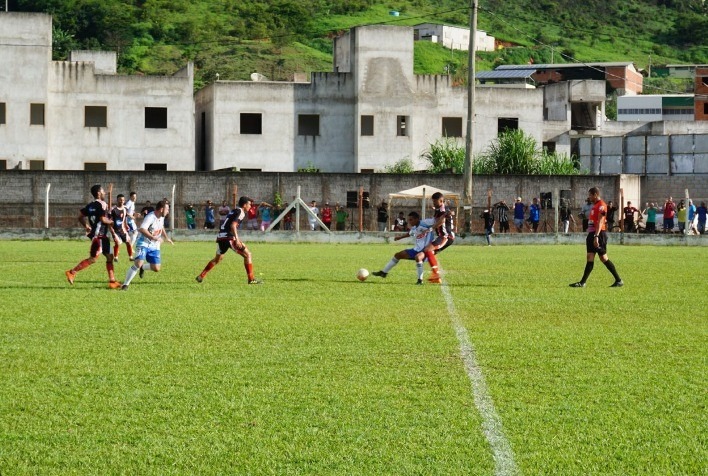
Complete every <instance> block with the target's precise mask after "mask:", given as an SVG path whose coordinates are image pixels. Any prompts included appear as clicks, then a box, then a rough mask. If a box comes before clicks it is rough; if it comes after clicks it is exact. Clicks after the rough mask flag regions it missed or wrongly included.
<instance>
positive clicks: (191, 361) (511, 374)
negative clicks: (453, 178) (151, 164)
mask: <svg viewBox="0 0 708 476" xmlns="http://www.w3.org/2000/svg"><path fill="white" fill-rule="evenodd" d="M404 246H406V245H404V244H403V243H402V242H399V243H398V244H397V245H373V246H364V245H311V244H299V245H294V244H282V245H275V244H257V243H254V244H252V245H250V248H251V250H252V252H253V254H254V263H255V270H256V274H257V275H258V277H259V278H261V279H263V280H264V281H265V284H264V285H263V286H247V285H246V283H245V274H244V271H243V266H242V262H241V259H240V257H238V256H237V255H235V254H231V255H230V256H227V258H226V259H225V260H224V261H223V262H222V264H220V265H219V266H218V267H217V268H215V269H214V270H213V271H212V272H211V273H210V274H209V276H208V277H207V278H206V279H205V281H204V283H202V284H201V285H200V284H197V283H196V282H195V281H194V276H195V275H196V274H197V273H198V272H199V271H201V269H202V268H203V266H204V265H205V264H206V262H207V261H208V260H209V259H210V258H211V256H212V255H213V251H214V244H213V243H177V244H176V245H175V246H174V247H171V246H169V245H166V246H165V247H164V249H163V271H162V272H160V273H159V274H155V273H146V277H145V279H143V280H140V279H139V278H136V279H135V281H134V282H133V285H132V286H131V288H130V290H129V291H128V292H120V291H111V290H109V289H107V288H106V272H105V266H104V265H103V264H98V263H97V264H96V265H94V266H92V267H91V268H89V269H88V270H85V271H83V272H81V273H79V275H78V276H77V278H76V284H75V285H74V286H73V287H72V286H69V285H68V284H67V283H66V281H65V280H64V276H63V271H64V270H66V269H68V268H70V267H72V266H73V265H75V264H76V262H78V261H79V260H80V259H82V258H83V257H84V256H85V254H86V253H87V250H88V246H87V243H85V242H28V243H24V242H3V243H2V244H0V293H1V295H2V306H1V307H0V376H1V377H0V473H1V474H58V473H61V474H66V473H70V474H77V473H93V474H106V473H108V474H117V473H128V474H158V473H159V474H164V473H178V474H441V475H450V474H492V473H493V472H494V461H493V458H492V451H491V449H490V445H489V443H488V442H487V441H486V439H485V436H484V433H483V432H482V429H481V425H482V417H481V416H480V414H479V412H478V411H477V409H476V407H475V404H474V400H473V397H472V391H471V386H470V382H469V379H468V377H467V376H466V374H465V371H464V368H463V365H462V361H461V358H460V356H459V343H458V341H457V338H456V337H455V332H454V329H453V326H452V324H451V318H450V316H449V314H448V308H447V305H446V302H445V299H444V296H443V294H442V293H441V289H440V287H439V286H436V285H426V286H423V287H419V286H415V285H413V284H412V283H414V281H415V275H414V267H413V265H412V263H411V262H401V263H400V264H399V265H398V267H397V268H395V269H394V270H393V272H392V273H391V274H390V275H389V277H388V278H387V279H385V280H382V279H379V278H373V277H372V278H369V280H367V281H366V282H365V283H359V282H357V281H356V280H355V279H354V273H355V272H356V269H358V268H360V267H365V268H368V269H369V270H375V269H379V268H380V267H382V266H383V265H384V264H385V263H386V262H387V261H388V259H389V258H390V256H391V255H392V254H393V252H395V251H397V250H398V249H400V248H402V247H404ZM122 253H123V256H122V257H123V258H124V257H125V251H124V250H123V252H122ZM610 256H611V258H612V260H613V261H614V262H615V264H616V265H617V268H618V270H619V272H620V273H621V274H622V277H623V279H624V280H625V282H626V286H625V287H624V288H621V289H609V288H608V287H607V286H608V285H609V284H610V283H611V282H612V278H611V276H610V274H609V273H608V272H607V270H606V269H605V268H604V267H603V266H602V265H601V264H600V263H599V262H598V263H597V264H596V267H595V271H594V273H593V275H592V276H591V278H590V280H589V283H588V287H587V288H585V289H570V288H568V287H567V284H568V283H569V282H572V281H576V280H577V279H578V278H579V277H580V274H581V273H582V269H583V266H584V247H582V246H547V247H542V246H510V247H492V248H488V247H462V246H460V247H453V248H450V249H449V250H447V251H445V253H443V254H442V255H441V262H442V264H443V266H444V268H445V270H446V278H445V279H446V282H447V285H448V286H449V290H450V294H451V296H452V299H453V302H454V307H455V309H456V311H457V314H458V315H459V317H460V320H461V321H462V323H463V324H464V326H465V327H466V329H467V331H468V333H469V337H470V341H471V342H472V344H473V346H474V347H475V350H476V356H477V360H478V362H479V364H480V366H481V370H482V372H483V374H484V376H485V378H486V382H487V386H488V390H489V392H490V395H491V397H492V399H493V400H494V404H495V407H496V410H497V412H498V414H499V416H500V418H501V421H502V423H503V425H504V431H505V434H506V437H507V438H508V440H509V442H510V444H511V447H512V449H513V451H514V454H515V459H516V464H517V466H518V467H519V469H520V470H521V472H522V473H524V474H662V475H663V474H706V473H708V465H707V464H706V461H707V460H708V458H707V456H708V454H707V441H706V434H708V431H707V430H708V424H707V416H706V415H707V413H706V363H707V362H706V357H707V352H706V349H707V348H708V346H707V345H706V344H707V343H708V342H707V339H706V337H707V336H708V323H707V321H706V315H707V312H706V310H707V309H708V297H707V295H708V293H707V292H708V284H706V283H707V278H708V271H706V270H707V268H706V263H708V259H707V258H708V248H703V247H700V248H688V247H619V246H612V245H611V247H610ZM126 268H127V264H126V262H125V261H121V263H120V264H119V265H117V275H118V276H119V278H122V276H124V273H125V269H126Z"/></svg>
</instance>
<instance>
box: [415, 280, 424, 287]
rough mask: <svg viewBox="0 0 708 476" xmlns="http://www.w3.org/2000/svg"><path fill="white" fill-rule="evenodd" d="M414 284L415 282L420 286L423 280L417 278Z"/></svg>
mask: <svg viewBox="0 0 708 476" xmlns="http://www.w3.org/2000/svg"><path fill="white" fill-rule="evenodd" d="M415 284H417V285H419V286H420V285H422V284H423V280H422V279H419V280H418V281H416V282H415Z"/></svg>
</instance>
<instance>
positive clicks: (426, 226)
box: [372, 212, 435, 284]
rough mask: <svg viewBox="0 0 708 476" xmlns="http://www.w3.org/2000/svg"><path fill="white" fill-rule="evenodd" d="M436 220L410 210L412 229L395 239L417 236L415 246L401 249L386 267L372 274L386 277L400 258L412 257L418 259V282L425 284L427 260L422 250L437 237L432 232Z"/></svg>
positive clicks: (409, 225)
mask: <svg viewBox="0 0 708 476" xmlns="http://www.w3.org/2000/svg"><path fill="white" fill-rule="evenodd" d="M434 222H435V220H434V219H433V218H428V219H425V220H421V219H420V215H419V214H418V213H417V212H410V213H409V214H408V227H409V228H410V231H409V232H408V233H405V234H403V235H398V236H396V237H395V238H394V240H396V241H398V240H402V239H404V238H408V237H409V236H412V237H414V238H415V246H414V247H413V248H408V249H405V250H401V251H399V252H398V253H396V254H395V255H393V258H391V261H389V262H388V264H387V265H386V266H385V267H384V269H382V270H381V271H374V272H373V273H372V274H373V275H374V276H378V277H380V278H385V277H386V276H388V273H390V272H391V269H393V267H394V266H396V265H397V264H398V262H399V261H400V260H402V259H410V260H415V261H416V263H415V268H416V273H417V275H418V281H416V284H423V261H424V260H425V255H424V254H423V253H421V252H422V251H423V250H424V249H425V247H426V246H428V245H429V244H430V243H431V242H432V241H433V238H435V236H434V235H433V233H430V228H431V227H432V226H433V223H434Z"/></svg>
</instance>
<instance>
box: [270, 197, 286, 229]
mask: <svg viewBox="0 0 708 476" xmlns="http://www.w3.org/2000/svg"><path fill="white" fill-rule="evenodd" d="M271 211H272V212H273V213H272V219H273V220H275V219H276V218H278V217H279V216H280V214H281V213H283V207H282V205H280V204H278V203H276V204H275V206H273V210H271ZM281 221H282V220H281ZM273 230H280V221H279V222H278V223H276V224H275V226H274V227H273Z"/></svg>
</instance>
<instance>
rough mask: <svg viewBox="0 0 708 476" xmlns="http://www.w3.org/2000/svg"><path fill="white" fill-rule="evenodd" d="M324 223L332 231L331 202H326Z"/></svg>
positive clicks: (323, 212) (323, 215)
mask: <svg viewBox="0 0 708 476" xmlns="http://www.w3.org/2000/svg"><path fill="white" fill-rule="evenodd" d="M322 223H324V224H325V226H326V227H327V229H328V230H331V229H332V208H331V207H330V206H329V202H325V204H324V207H322Z"/></svg>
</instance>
